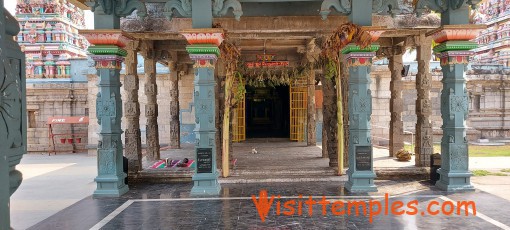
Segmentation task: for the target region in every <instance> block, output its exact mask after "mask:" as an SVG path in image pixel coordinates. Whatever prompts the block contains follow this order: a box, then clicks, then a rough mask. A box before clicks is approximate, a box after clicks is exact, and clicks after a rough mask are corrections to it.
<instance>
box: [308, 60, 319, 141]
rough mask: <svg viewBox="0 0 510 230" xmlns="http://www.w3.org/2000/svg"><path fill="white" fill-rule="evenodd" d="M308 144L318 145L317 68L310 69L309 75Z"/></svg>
mask: <svg viewBox="0 0 510 230" xmlns="http://www.w3.org/2000/svg"><path fill="white" fill-rule="evenodd" d="M306 120H307V138H306V141H307V145H308V146H315V145H317V137H316V131H315V125H316V122H315V70H314V69H313V68H311V69H310V75H309V77H308V114H307V119H306Z"/></svg>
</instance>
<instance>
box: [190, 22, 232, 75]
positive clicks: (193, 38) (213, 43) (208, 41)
mask: <svg viewBox="0 0 510 230" xmlns="http://www.w3.org/2000/svg"><path fill="white" fill-rule="evenodd" d="M223 33H224V31H223V29H190V30H184V31H182V32H181V34H182V35H183V36H184V37H185V38H186V40H187V41H188V43H189V44H190V45H188V46H187V47H186V50H187V51H188V53H189V56H190V58H191V59H192V60H193V61H195V64H194V65H193V67H195V68H214V66H215V63H216V61H217V59H218V57H219V56H220V49H219V48H218V47H219V46H220V45H221V43H222V42H223V39H224V37H223V36H224V34H223Z"/></svg>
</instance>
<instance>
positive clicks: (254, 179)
mask: <svg viewBox="0 0 510 230" xmlns="http://www.w3.org/2000/svg"><path fill="white" fill-rule="evenodd" d="M218 181H219V182H220V183H221V184H251V183H286V182H345V181H347V176H346V175H343V176H302V175H292V176H291V175H288V176H285V177H274V176H269V175H266V176H262V175H258V176H230V177H227V178H220V179H219V180H218Z"/></svg>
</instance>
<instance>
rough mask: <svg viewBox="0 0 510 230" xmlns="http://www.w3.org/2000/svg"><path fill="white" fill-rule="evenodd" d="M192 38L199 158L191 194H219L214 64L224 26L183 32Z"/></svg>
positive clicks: (196, 156) (189, 38)
mask: <svg viewBox="0 0 510 230" xmlns="http://www.w3.org/2000/svg"><path fill="white" fill-rule="evenodd" d="M181 33H182V34H183V35H184V37H186V39H187V40H188V42H189V44H190V45H189V46H187V47H186V50H187V51H188V52H189V54H190V58H191V59H192V60H194V61H195V64H194V65H193V68H194V71H195V80H194V82H193V83H194V94H193V103H194V105H195V123H196V125H195V130H194V131H195V136H196V141H195V159H196V161H197V164H196V165H197V167H196V169H195V175H193V178H192V179H193V182H194V185H193V188H192V189H191V195H193V196H200V195H213V196H216V195H219V193H220V190H221V187H220V184H219V183H218V176H219V173H218V171H217V167H216V141H215V135H216V127H215V121H216V118H215V116H216V112H215V110H216V106H215V101H216V100H215V98H216V95H215V91H214V88H215V85H216V82H215V79H214V68H215V65H216V60H217V58H218V56H219V55H220V50H219V48H218V46H219V45H220V44H221V42H222V41H223V30H222V29H192V30H187V31H183V32H181Z"/></svg>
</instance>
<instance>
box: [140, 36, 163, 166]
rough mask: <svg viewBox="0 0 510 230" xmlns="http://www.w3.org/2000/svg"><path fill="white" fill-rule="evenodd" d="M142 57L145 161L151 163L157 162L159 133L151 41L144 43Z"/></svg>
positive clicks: (154, 67) (154, 66)
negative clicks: (145, 123) (145, 100)
mask: <svg viewBox="0 0 510 230" xmlns="http://www.w3.org/2000/svg"><path fill="white" fill-rule="evenodd" d="M142 47H143V48H142V52H141V53H142V55H143V56H144V58H145V60H144V69H145V89H144V91H145V95H146V96H147V104H146V105H145V117H146V118H147V125H146V129H145V132H146V133H145V134H146V143H147V148H146V154H147V159H148V160H151V161H155V160H159V159H160V153H159V149H160V148H159V131H158V102H157V99H158V85H157V83H156V62H157V60H156V57H155V52H154V51H155V50H154V43H153V41H144V43H143V46H142Z"/></svg>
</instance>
